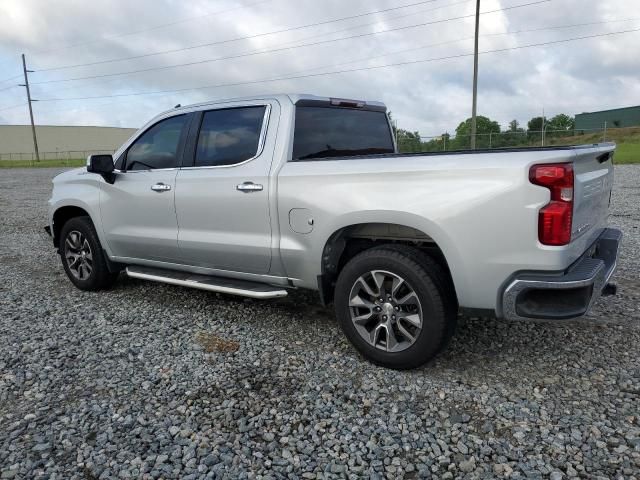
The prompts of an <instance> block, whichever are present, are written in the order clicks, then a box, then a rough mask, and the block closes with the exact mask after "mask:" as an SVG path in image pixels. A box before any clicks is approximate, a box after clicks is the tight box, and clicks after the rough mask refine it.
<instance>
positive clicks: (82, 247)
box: [59, 217, 118, 290]
mask: <svg viewBox="0 0 640 480" xmlns="http://www.w3.org/2000/svg"><path fill="white" fill-rule="evenodd" d="M59 251H60V257H61V259H62V266H63V267H64V271H65V273H66V274H67V277H69V280H71V282H72V283H73V284H74V285H75V286H76V287H78V288H79V289H80V290H101V289H104V288H108V287H110V286H111V285H112V284H113V283H114V282H115V280H116V279H117V278H118V273H111V272H109V269H108V268H107V260H106V258H105V254H104V251H103V250H102V247H101V246H100V241H99V240H98V235H97V234H96V230H95V228H94V226H93V223H92V222H91V219H90V218H89V217H74V218H72V219H70V220H69V221H67V223H65V224H64V226H63V227H62V230H61V232H60V246H59Z"/></svg>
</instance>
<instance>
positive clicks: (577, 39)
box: [40, 28, 640, 102]
mask: <svg viewBox="0 0 640 480" xmlns="http://www.w3.org/2000/svg"><path fill="white" fill-rule="evenodd" d="M633 32H640V28H636V29H630V30H621V31H617V32H608V33H601V34H595V35H586V36H581V37H572V38H565V39H561V40H552V41H548V42H540V43H531V44H527V45H520V46H516V47H505V48H499V49H494V50H485V51H482V52H478V54H479V55H486V54H489V53H500V52H507V51H512V50H521V49H525V48H532V47H542V46H547V45H556V44H562V43H568V42H574V41H579V40H587V39H592V38H599V37H608V36H613V35H622V34H625V33H633ZM473 55H474V54H473V53H461V54H457V55H448V56H444V57H435V58H427V59H422V60H409V61H404V62H396V63H389V64H385V65H373V66H367V67H359V68H352V69H346V70H335V71H332V72H320V73H311V74H303V75H294V76H284V77H276V78H270V79H261V80H250V81H245V82H234V83H222V84H217V85H206V86H202V87H190V88H179V89H173V90H156V91H150V92H134V93H119V94H113V95H95V96H86V97H66V98H45V99H41V100H40V101H41V102H59V101H71V100H93V99H98V98H116V97H132V96H140V95H157V94H164V93H179V92H186V91H192V90H206V89H212V88H222V87H235V86H240V85H252V84H258V83H267V82H278V81H283V80H297V79H300V78H311V77H321V76H325V75H336V74H341V73H351V72H360V71H366V70H376V69H381V68H389V67H397V66H404V65H415V64H420V63H429V62H436V61H442V60H451V59H457V58H465V57H470V56H473Z"/></svg>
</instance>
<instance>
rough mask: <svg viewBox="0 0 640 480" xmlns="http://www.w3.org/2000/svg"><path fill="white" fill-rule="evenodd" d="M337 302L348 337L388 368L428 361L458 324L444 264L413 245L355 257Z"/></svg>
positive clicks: (378, 249) (379, 249)
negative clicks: (443, 269) (452, 328)
mask: <svg viewBox="0 0 640 480" xmlns="http://www.w3.org/2000/svg"><path fill="white" fill-rule="evenodd" d="M334 300H335V309H336V316H337V318H338V322H339V323H340V326H341V327H342V330H343V331H344V333H345V335H346V336H347V338H348V339H349V340H350V341H351V343H352V344H353V345H354V346H355V347H356V349H357V350H358V351H360V353H362V354H363V355H364V356H365V357H366V358H367V359H369V360H370V361H372V362H373V363H376V364H378V365H381V366H384V367H388V368H395V369H409V368H415V367H418V366H420V365H422V364H424V363H426V362H428V361H429V360H431V359H432V358H433V357H434V356H435V355H436V354H437V353H438V352H439V351H440V349H441V348H442V347H443V345H444V344H445V343H446V341H447V340H448V338H449V337H450V333H451V327H452V325H455V318H456V308H455V305H456V303H455V298H454V292H452V291H451V288H450V282H448V281H447V280H446V277H445V275H444V273H443V271H442V268H441V267H440V265H439V264H437V262H435V261H434V260H433V259H432V258H431V257H429V256H427V255H426V254H424V253H422V252H421V251H420V250H417V249H414V248H410V247H404V246H394V245H388V246H381V247H376V248H372V249H369V250H365V251H364V252H362V253H360V254H358V255H356V256H355V257H354V258H352V259H351V260H350V261H349V262H348V263H347V264H346V265H345V267H344V268H343V269H342V271H341V272H340V275H339V277H338V281H337V283H336V289H335V299H334Z"/></svg>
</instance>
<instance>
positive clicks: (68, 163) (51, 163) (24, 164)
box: [0, 158, 87, 168]
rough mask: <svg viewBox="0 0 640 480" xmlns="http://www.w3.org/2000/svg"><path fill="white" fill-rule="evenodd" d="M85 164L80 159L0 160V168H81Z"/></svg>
mask: <svg viewBox="0 0 640 480" xmlns="http://www.w3.org/2000/svg"><path fill="white" fill-rule="evenodd" d="M86 164H87V161H86V160H83V159H81V158H76V159H74V158H72V159H70V160H40V161H39V162H36V161H35V160H0V168H53V167H83V166H85V165H86Z"/></svg>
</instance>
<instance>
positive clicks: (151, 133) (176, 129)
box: [127, 115, 187, 170]
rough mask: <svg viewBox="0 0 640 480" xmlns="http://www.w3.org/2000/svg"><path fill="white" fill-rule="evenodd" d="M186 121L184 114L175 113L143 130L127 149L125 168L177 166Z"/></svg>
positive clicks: (150, 168) (139, 168) (149, 168)
mask: <svg viewBox="0 0 640 480" xmlns="http://www.w3.org/2000/svg"><path fill="white" fill-rule="evenodd" d="M186 121H187V116H186V115H177V116H175V117H171V118H167V119H166V120H162V121H160V122H158V123H156V124H155V125H154V126H152V127H151V128H150V129H149V130H147V131H146V132H144V133H143V134H142V135H141V136H140V137H139V138H138V139H137V140H136V141H135V142H133V144H132V145H131V146H130V147H129V150H128V151H127V170H153V169H157V168H175V167H177V166H178V163H179V162H178V155H179V153H178V150H179V146H180V140H181V137H182V135H183V131H184V127H185V124H186Z"/></svg>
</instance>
